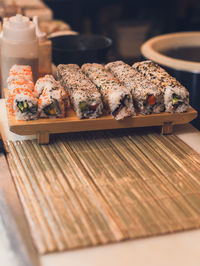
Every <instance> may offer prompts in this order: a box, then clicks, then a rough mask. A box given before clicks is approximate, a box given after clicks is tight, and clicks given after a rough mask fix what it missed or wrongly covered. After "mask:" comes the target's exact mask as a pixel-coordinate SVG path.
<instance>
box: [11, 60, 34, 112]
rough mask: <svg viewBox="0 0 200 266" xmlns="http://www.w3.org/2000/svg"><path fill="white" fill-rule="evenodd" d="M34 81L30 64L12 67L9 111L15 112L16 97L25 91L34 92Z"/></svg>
mask: <svg viewBox="0 0 200 266" xmlns="http://www.w3.org/2000/svg"><path fill="white" fill-rule="evenodd" d="M33 89H34V83H33V80H32V71H31V67H30V66H21V65H14V66H12V67H11V69H10V73H9V77H8V93H7V107H8V110H9V113H10V114H12V113H13V112H14V97H15V96H16V94H20V93H21V91H22V93H24V92H30V93H32V91H33Z"/></svg>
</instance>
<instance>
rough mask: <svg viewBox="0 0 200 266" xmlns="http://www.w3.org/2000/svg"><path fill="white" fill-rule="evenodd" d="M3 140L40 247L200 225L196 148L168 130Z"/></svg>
mask: <svg viewBox="0 0 200 266" xmlns="http://www.w3.org/2000/svg"><path fill="white" fill-rule="evenodd" d="M7 145H8V149H9V152H8V155H7V158H8V162H9V166H10V169H11V172H12V176H13V179H14V182H15V185H16V188H17V191H18V194H19V197H20V200H21V202H22V205H23V207H24V211H25V215H26V218H27V220H28V223H29V226H30V230H31V234H32V237H33V240H34V243H35V245H36V247H37V249H38V251H39V252H40V253H41V254H44V253H48V252H53V251H62V250H69V249H75V248H83V247H86V246H94V245H99V244H106V243H110V242H118V241H121V240H125V239H134V238H139V237H146V236H153V235H159V234H165V233H169V232H176V231H181V230H188V229H194V228H199V227H200V171H199V170H200V155H199V154H197V153H196V152H195V151H194V150H192V149H191V148H190V147H189V146H187V145H186V144H185V143H183V142H182V141H181V140H180V139H179V138H178V137H176V136H174V135H169V136H162V135H160V134H158V133H156V132H150V131H149V132H145V133H142V132H141V131H140V130H122V131H113V132H112V131H106V132H90V133H81V134H79V133H78V134H71V135H61V136H58V137H55V138H53V139H52V140H51V144H49V145H42V146H40V145H38V144H37V143H36V141H35V140H27V141H16V142H12V141H9V142H8V143H7Z"/></svg>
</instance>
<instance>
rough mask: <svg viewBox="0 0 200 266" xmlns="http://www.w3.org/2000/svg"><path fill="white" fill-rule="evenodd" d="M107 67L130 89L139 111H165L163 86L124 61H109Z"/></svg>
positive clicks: (148, 112) (146, 112)
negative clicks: (156, 83)
mask: <svg viewBox="0 0 200 266" xmlns="http://www.w3.org/2000/svg"><path fill="white" fill-rule="evenodd" d="M105 68H106V69H107V70H108V71H110V72H111V73H112V74H113V75H114V76H115V77H116V78H117V79H118V80H119V81H120V83H121V84H122V85H124V86H125V87H126V88H127V89H129V91H130V93H131V94H132V97H133V101H134V104H135V106H136V107H137V109H138V110H139V112H141V113H142V114H151V113H160V112H162V111H164V94H163V89H162V88H159V87H158V86H156V85H155V84H153V83H152V82H150V81H149V80H148V79H146V78H145V77H144V76H143V75H142V74H141V73H139V72H138V71H136V70H135V69H134V68H132V67H131V66H129V65H127V64H125V63H124V62H122V61H115V62H111V63H108V64H107V65H106V66H105Z"/></svg>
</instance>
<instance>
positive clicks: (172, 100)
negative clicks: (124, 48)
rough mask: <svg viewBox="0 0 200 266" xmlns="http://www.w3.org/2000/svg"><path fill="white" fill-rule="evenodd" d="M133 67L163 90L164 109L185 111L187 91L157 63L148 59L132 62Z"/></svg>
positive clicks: (171, 111)
mask: <svg viewBox="0 0 200 266" xmlns="http://www.w3.org/2000/svg"><path fill="white" fill-rule="evenodd" d="M133 68H134V69H135V70H137V71H138V72H139V73H141V74H142V75H143V76H145V77H146V78H147V79H148V80H149V81H151V82H152V83H153V84H155V85H156V86H158V87H160V88H162V89H163V91H164V104H165V111H166V112H170V113H181V112H186V111H187V110H188V108H189V92H188V91H187V89H186V88H185V87H184V86H183V85H182V84H181V83H180V82H179V81H177V80H176V79H175V78H174V77H172V76H171V75H169V74H168V73H167V72H166V71H165V70H164V69H163V68H161V67H160V66H159V65H158V64H156V63H154V62H152V61H150V60H148V61H142V62H138V63H135V64H133Z"/></svg>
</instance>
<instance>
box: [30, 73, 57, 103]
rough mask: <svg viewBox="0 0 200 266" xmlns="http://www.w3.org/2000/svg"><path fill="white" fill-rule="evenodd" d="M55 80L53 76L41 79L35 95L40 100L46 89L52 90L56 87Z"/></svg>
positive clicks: (36, 84) (37, 82) (37, 84)
mask: <svg viewBox="0 0 200 266" xmlns="http://www.w3.org/2000/svg"><path fill="white" fill-rule="evenodd" d="M54 83H55V79H54V77H53V76H52V75H45V76H44V77H41V78H39V79H38V80H37V81H36V83H35V88H34V94H35V97H37V98H39V97H40V95H41V94H42V92H43V90H44V89H45V88H52V87H53V86H54Z"/></svg>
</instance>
